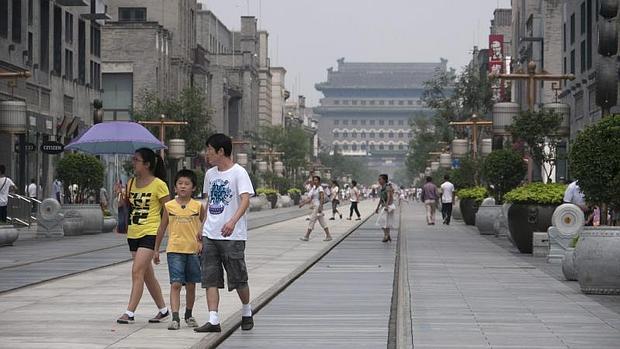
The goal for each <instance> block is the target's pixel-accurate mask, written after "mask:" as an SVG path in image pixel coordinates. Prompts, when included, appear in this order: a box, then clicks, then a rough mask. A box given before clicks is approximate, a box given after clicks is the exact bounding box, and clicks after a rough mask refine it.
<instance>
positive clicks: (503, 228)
mask: <svg viewBox="0 0 620 349" xmlns="http://www.w3.org/2000/svg"><path fill="white" fill-rule="evenodd" d="M510 205H511V204H508V203H506V204H503V205H502V207H501V210H500V212H501V213H500V215H499V217H498V218H497V220H496V221H495V223H494V224H493V232H494V233H495V237H498V238H499V237H504V236H506V237H507V238H508V239H510V234H509V233H508V209H509V208H510Z"/></svg>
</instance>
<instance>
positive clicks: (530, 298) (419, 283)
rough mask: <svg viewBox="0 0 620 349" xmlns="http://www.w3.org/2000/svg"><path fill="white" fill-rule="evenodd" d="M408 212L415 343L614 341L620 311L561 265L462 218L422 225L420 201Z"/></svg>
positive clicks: (608, 344) (582, 344)
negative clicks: (562, 276) (565, 276)
mask: <svg viewBox="0 0 620 349" xmlns="http://www.w3.org/2000/svg"><path fill="white" fill-rule="evenodd" d="M410 212H411V213H412V214H403V226H404V227H407V229H406V231H407V234H408V235H407V240H408V250H409V253H408V256H407V257H408V262H409V263H408V269H409V283H410V290H411V303H412V323H413V342H414V346H415V348H416V349H423V348H459V349H460V348H520V349H521V348H537V349H540V348H545V349H551V348H553V349H555V348H558V349H559V348H584V349H586V348H587V349H593V348H601V349H602V348H609V349H611V348H614V349H617V348H620V314H618V313H617V312H614V311H613V310H612V309H613V308H611V309H610V307H609V306H606V305H604V303H603V304H602V303H600V302H598V300H599V299H600V296H599V297H597V296H587V295H584V294H582V293H581V292H580V291H579V290H578V288H576V287H574V285H575V282H569V281H560V280H558V278H556V277H557V275H558V273H557V269H558V268H560V266H559V265H557V264H555V265H549V264H546V263H544V264H545V268H539V267H537V266H536V265H537V264H538V265H540V264H542V263H540V259H537V258H533V257H531V256H529V255H528V256H524V255H521V254H519V253H518V252H516V250H515V249H514V248H512V247H511V246H509V245H507V244H505V243H504V242H500V243H495V242H494V241H493V239H496V238H494V237H488V238H487V237H483V236H481V235H479V234H478V231H477V229H476V228H475V227H469V226H464V225H463V224H462V223H460V222H455V223H454V224H453V225H450V226H444V225H441V224H440V225H436V226H427V225H426V223H425V221H424V218H423V217H424V216H423V212H422V206H421V205H417V206H415V207H414V208H413V209H411V211H410ZM439 223H441V220H439ZM552 269H554V270H555V271H554V272H553V273H550V272H549V271H550V270H552ZM606 299H607V303H608V305H609V303H615V304H616V305H617V304H620V297H618V296H606ZM616 309H617V307H616Z"/></svg>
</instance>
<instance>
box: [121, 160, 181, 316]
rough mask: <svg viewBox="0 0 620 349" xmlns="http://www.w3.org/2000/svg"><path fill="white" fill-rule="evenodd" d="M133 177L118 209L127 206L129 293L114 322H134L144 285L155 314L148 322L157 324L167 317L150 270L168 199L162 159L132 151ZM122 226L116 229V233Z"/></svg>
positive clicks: (151, 269) (162, 299) (167, 312)
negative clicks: (130, 264) (119, 315)
mask: <svg viewBox="0 0 620 349" xmlns="http://www.w3.org/2000/svg"><path fill="white" fill-rule="evenodd" d="M131 160H132V163H133V170H134V174H135V177H134V178H131V179H130V180H129V181H128V185H127V190H126V192H127V198H126V200H121V201H120V202H119V206H122V205H129V207H128V211H129V215H128V222H127V223H128V226H127V230H126V231H127V243H128V244H129V251H131V257H132V259H133V264H132V266H131V294H130V296H129V304H128V305H127V310H126V311H125V313H124V314H123V315H122V316H121V317H119V318H118V319H117V320H116V322H118V323H119V324H130V323H133V322H134V312H135V311H136V309H137V308H138V304H139V303H140V298H141V297H142V291H143V290H144V285H145V284H146V288H147V289H148V291H149V293H150V294H151V297H153V301H155V304H156V305H157V308H158V309H159V311H158V312H157V314H156V315H155V316H154V317H153V318H152V319H150V320H149V322H150V323H158V322H162V321H163V320H165V319H167V318H168V317H169V311H168V308H167V307H166V302H165V301H164V297H163V296H162V293H161V287H160V286H159V282H158V281H157V279H156V278H155V272H154V271H153V265H152V264H151V261H152V260H153V255H154V252H155V251H154V249H155V238H156V236H157V229H158V228H159V224H160V223H161V212H162V208H163V207H164V204H165V203H166V202H168V201H169V200H170V193H169V192H168V185H167V184H166V168H165V166H164V161H163V160H162V158H161V157H160V156H159V155H157V154H156V153H155V152H153V151H152V150H151V149H148V148H140V149H138V150H136V152H135V153H134V155H133V158H132V159H131ZM121 230H122V227H119V231H121Z"/></svg>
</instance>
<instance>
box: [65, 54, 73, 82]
mask: <svg viewBox="0 0 620 349" xmlns="http://www.w3.org/2000/svg"><path fill="white" fill-rule="evenodd" d="M65 79H67V80H69V81H71V80H73V52H72V51H71V50H66V49H65Z"/></svg>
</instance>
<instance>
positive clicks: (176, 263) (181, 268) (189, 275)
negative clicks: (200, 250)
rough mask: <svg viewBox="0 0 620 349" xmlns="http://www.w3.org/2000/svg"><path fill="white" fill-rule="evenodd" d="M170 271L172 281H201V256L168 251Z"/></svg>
mask: <svg viewBox="0 0 620 349" xmlns="http://www.w3.org/2000/svg"><path fill="white" fill-rule="evenodd" d="M166 256H167V258H168V273H169V274H170V283H171V284H172V283H175V282H177V283H180V284H187V283H199V282H200V281H201V277H200V257H199V256H198V255H195V254H188V253H168V254H167V255H166Z"/></svg>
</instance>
